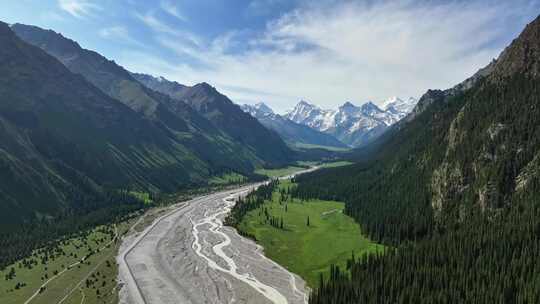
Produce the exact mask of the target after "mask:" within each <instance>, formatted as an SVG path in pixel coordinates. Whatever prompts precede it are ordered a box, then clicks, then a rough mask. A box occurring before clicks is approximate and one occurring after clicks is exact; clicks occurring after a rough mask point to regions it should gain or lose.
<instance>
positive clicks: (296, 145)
mask: <svg viewBox="0 0 540 304" xmlns="http://www.w3.org/2000/svg"><path fill="white" fill-rule="evenodd" d="M291 145H292V146H293V148H297V149H324V150H328V151H336V152H344V151H349V150H351V148H346V147H343V148H340V147H331V146H322V145H312V144H304V143H293V144H291Z"/></svg>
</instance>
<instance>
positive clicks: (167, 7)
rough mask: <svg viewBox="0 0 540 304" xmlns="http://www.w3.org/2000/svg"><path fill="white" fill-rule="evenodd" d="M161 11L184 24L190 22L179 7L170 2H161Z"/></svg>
mask: <svg viewBox="0 0 540 304" xmlns="http://www.w3.org/2000/svg"><path fill="white" fill-rule="evenodd" d="M161 9H162V10H164V11H165V12H167V13H168V14H170V15H171V16H174V17H176V18H178V19H180V20H182V21H184V22H187V21H188V18H187V17H186V16H185V15H184V14H182V12H181V11H180V10H179V9H178V7H177V6H176V5H174V4H173V3H171V2H169V1H161Z"/></svg>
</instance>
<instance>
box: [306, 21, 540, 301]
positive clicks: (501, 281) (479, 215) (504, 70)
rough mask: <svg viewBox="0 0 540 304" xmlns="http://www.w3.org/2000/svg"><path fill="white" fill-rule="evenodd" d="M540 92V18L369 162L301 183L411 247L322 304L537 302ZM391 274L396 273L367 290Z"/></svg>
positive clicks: (427, 104) (326, 293)
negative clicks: (533, 259)
mask: <svg viewBox="0 0 540 304" xmlns="http://www.w3.org/2000/svg"><path fill="white" fill-rule="evenodd" d="M539 81H540V19H538V18H537V19H536V20H535V21H533V22H532V23H531V24H529V25H528V26H527V27H526V28H525V30H524V31H523V33H522V34H521V35H520V36H519V37H518V38H517V39H516V40H514V41H513V42H512V44H511V45H510V46H509V47H508V48H507V49H505V51H504V52H503V53H502V54H501V55H500V57H499V59H497V60H496V61H494V62H492V63H491V64H489V65H488V66H487V67H486V68H484V69H482V70H480V71H479V73H477V74H475V75H474V76H473V77H471V78H469V79H468V80H466V81H465V82H463V83H461V84H459V85H458V86H456V87H454V88H452V89H449V90H444V91H441V90H430V91H428V92H427V93H426V94H425V95H424V96H423V97H422V98H421V99H420V102H419V104H418V106H417V107H416V108H415V110H414V111H413V114H412V115H410V117H408V119H406V120H405V121H404V122H403V123H400V124H398V126H397V127H396V128H393V129H392V130H391V132H390V133H389V134H388V135H385V138H384V142H382V143H380V144H379V147H378V148H377V150H376V151H375V154H374V155H372V156H371V159H369V160H367V161H366V162H363V163H361V164H359V165H356V166H352V167H349V168H341V169H334V170H328V171H326V172H319V173H314V174H312V175H311V176H306V177H301V178H299V182H300V185H299V188H298V195H302V196H304V197H305V196H320V197H323V198H324V197H331V198H332V199H338V200H344V201H346V202H348V204H347V213H348V214H350V215H352V216H353V217H355V218H356V219H357V220H358V221H359V222H360V223H361V224H362V226H363V228H364V229H365V231H367V232H368V233H369V234H370V236H371V237H372V238H374V239H377V240H379V241H382V242H385V243H389V244H393V245H394V246H400V245H401V247H399V250H397V252H396V253H395V254H394V253H392V254H389V255H387V256H383V257H378V258H374V259H373V260H371V261H365V260H363V261H360V262H358V261H356V262H352V263H353V264H354V265H353V275H352V277H351V278H352V279H349V278H348V277H347V279H344V280H341V281H340V279H335V280H333V282H331V283H330V284H328V286H324V287H323V289H321V290H320V292H319V293H318V294H317V295H316V296H315V297H314V298H313V299H312V303H335V301H333V300H332V299H336V298H337V297H339V298H341V299H350V300H343V301H339V303H357V302H358V301H361V302H366V303H374V302H376V301H374V300H373V299H381V298H384V299H385V301H387V302H392V303H394V302H399V301H400V300H402V299H408V301H410V302H414V303H433V302H448V303H457V302H471V303H495V302H504V303H520V302H528V303H536V302H538V301H539V300H540V294H539V293H538V292H537V291H538V289H537V285H536V283H532V282H538V280H539V279H540V278H539V276H538V273H540V272H539V271H540V269H539V268H538V265H537V264H536V263H534V262H533V261H532V260H531V257H532V256H537V255H538V254H540V246H539V244H540V242H539V238H538V237H539V234H538V233H539V231H540V230H538V228H539V227H540V208H538V201H539V199H540V196H539V193H540V192H539V191H538V189H540V178H539V177H540V163H539V160H540V136H538V134H540V133H539V132H540V107H539V106H538V105H539V103H540V99H539V97H538V96H540V88H539V87H538V83H539ZM321 185H325V188H321ZM408 241H413V242H415V245H414V246H412V245H411V244H410V243H408ZM383 269H384V270H391V269H395V270H398V271H388V272H386V275H383V276H381V277H377V278H374V279H373V280H364V279H362V278H363V277H366V276H367V275H369V274H370V273H379V271H382V270H383ZM525 269H526V270H525ZM367 270H369V271H367ZM335 277H336V278H342V277H341V276H340V275H338V274H335ZM509 278H511V279H509ZM411 282H413V283H411ZM332 284H336V285H333V286H332ZM426 284H429V286H431V287H430V288H429V289H428V290H426V289H424V287H425V286H427V285H426ZM383 286H384V288H382V287H383ZM383 290H392V291H393V292H392V293H391V294H388V293H386V292H384V291H383ZM370 299H371V300H370Z"/></svg>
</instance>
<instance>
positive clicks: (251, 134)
mask: <svg viewBox="0 0 540 304" xmlns="http://www.w3.org/2000/svg"><path fill="white" fill-rule="evenodd" d="M133 76H134V77H135V78H137V80H139V81H140V82H141V83H143V84H144V85H145V86H147V87H149V88H151V89H153V90H156V91H158V92H160V93H163V94H167V95H168V96H170V97H171V98H173V99H174V100H176V101H178V102H185V103H187V104H189V105H190V106H191V107H192V108H193V109H195V110H196V111H197V112H198V113H200V114H201V115H203V116H204V117H205V118H207V119H208V120H209V121H210V122H211V123H212V124H213V125H214V126H215V127H216V128H218V129H220V130H222V131H223V132H225V133H226V134H227V135H228V136H230V137H231V138H233V139H234V140H235V141H237V142H239V143H241V144H242V146H246V147H249V148H250V150H252V151H253V152H254V153H255V154H256V155H257V156H259V157H261V158H262V159H263V160H265V161H266V162H267V163H269V164H272V165H280V164H285V163H287V162H289V161H290V160H291V159H293V154H294V152H292V151H291V150H290V149H289V148H288V147H287V145H286V144H285V143H284V142H283V140H282V139H281V138H280V137H279V135H278V134H276V133H275V132H274V131H271V130H269V129H267V128H265V127H264V126H263V125H261V124H260V123H259V121H257V119H255V118H253V117H252V116H251V115H249V114H247V113H245V112H244V111H242V109H241V108H240V107H239V106H238V105H236V104H234V103H233V102H232V101H231V100H230V99H229V98H228V97H227V96H225V95H223V94H221V93H220V92H218V91H217V90H216V89H215V88H214V87H212V86H210V85H209V84H207V83H200V84H197V85H195V86H193V87H189V86H184V85H181V84H179V83H177V82H172V81H168V80H166V79H164V78H160V79H157V78H154V77H151V76H148V75H144V74H133Z"/></svg>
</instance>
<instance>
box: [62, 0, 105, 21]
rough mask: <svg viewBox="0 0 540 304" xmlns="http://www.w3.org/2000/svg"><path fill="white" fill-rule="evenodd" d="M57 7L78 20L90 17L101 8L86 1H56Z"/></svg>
mask: <svg viewBox="0 0 540 304" xmlns="http://www.w3.org/2000/svg"><path fill="white" fill-rule="evenodd" d="M58 6H59V7H60V9H62V10H63V11H65V12H67V13H68V14H70V15H72V16H73V17H76V18H79V19H81V18H85V17H88V16H91V15H92V13H93V12H95V11H99V10H101V6H99V5H97V4H96V3H95V2H92V1H88V0H58Z"/></svg>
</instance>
